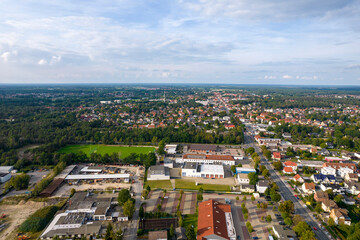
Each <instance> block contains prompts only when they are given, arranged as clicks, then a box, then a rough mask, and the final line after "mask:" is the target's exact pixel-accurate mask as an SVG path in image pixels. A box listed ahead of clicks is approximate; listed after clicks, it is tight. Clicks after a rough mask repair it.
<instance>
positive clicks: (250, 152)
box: [246, 147, 255, 155]
mask: <svg viewBox="0 0 360 240" xmlns="http://www.w3.org/2000/svg"><path fill="white" fill-rule="evenodd" d="M246 152H247V153H248V154H250V155H251V154H253V153H254V152H255V149H254V148H253V147H249V148H248V149H246Z"/></svg>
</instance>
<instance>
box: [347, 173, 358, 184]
mask: <svg viewBox="0 0 360 240" xmlns="http://www.w3.org/2000/svg"><path fill="white" fill-rule="evenodd" d="M345 181H347V182H358V181H359V175H358V174H357V173H347V174H346V175H345Z"/></svg>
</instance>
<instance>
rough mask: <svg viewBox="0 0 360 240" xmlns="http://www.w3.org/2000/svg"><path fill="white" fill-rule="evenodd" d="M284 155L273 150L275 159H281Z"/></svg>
mask: <svg viewBox="0 0 360 240" xmlns="http://www.w3.org/2000/svg"><path fill="white" fill-rule="evenodd" d="M281 158H282V156H281V153H280V152H273V159H275V160H281Z"/></svg>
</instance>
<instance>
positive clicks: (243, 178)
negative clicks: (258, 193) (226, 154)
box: [237, 173, 250, 184]
mask: <svg viewBox="0 0 360 240" xmlns="http://www.w3.org/2000/svg"><path fill="white" fill-rule="evenodd" d="M237 180H238V183H239V184H249V182H250V180H249V177H248V175H247V174H246V173H239V174H237Z"/></svg>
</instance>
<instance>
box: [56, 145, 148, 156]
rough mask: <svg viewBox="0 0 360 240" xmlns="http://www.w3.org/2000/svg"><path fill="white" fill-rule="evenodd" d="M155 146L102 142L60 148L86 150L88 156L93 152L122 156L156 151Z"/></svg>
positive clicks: (71, 150)
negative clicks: (130, 145)
mask: <svg viewBox="0 0 360 240" xmlns="http://www.w3.org/2000/svg"><path fill="white" fill-rule="evenodd" d="M154 150H155V148H154V147H126V146H113V145H101V144H84V145H68V146H66V147H63V148H61V149H60V150H59V152H61V153H79V152H84V153H85V154H86V155H87V156H90V154H91V153H98V154H106V153H107V154H109V155H111V154H112V153H117V154H119V156H120V157H121V158H125V157H127V156H129V155H130V154H131V153H137V154H140V153H144V154H147V153H149V152H152V151H154Z"/></svg>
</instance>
